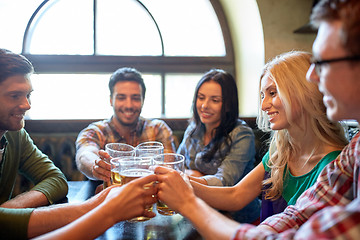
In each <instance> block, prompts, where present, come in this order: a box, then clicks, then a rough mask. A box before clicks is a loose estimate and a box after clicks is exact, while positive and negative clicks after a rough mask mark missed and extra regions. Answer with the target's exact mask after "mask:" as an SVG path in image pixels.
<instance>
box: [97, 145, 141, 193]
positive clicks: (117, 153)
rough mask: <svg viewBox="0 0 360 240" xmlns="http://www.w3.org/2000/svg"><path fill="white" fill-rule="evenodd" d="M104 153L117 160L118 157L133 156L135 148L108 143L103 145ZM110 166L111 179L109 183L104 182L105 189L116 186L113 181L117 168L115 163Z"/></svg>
mask: <svg viewBox="0 0 360 240" xmlns="http://www.w3.org/2000/svg"><path fill="white" fill-rule="evenodd" d="M105 151H106V152H107V153H108V154H109V155H110V157H111V158H119V157H126V156H135V153H136V152H135V148H134V147H133V146H131V145H129V144H125V143H108V144H106V145H105ZM110 164H111V179H110V183H106V182H104V188H106V187H107V186H108V185H112V184H117V180H116V179H114V176H115V174H114V173H113V172H115V171H116V170H115V169H116V168H117V166H116V163H115V162H114V163H112V162H111V160H110Z"/></svg>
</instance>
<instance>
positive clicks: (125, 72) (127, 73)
mask: <svg viewBox="0 0 360 240" xmlns="http://www.w3.org/2000/svg"><path fill="white" fill-rule="evenodd" d="M125 81H133V82H137V83H138V84H140V86H141V88H142V97H143V99H145V92H146V88H145V83H144V79H143V78H142V76H141V73H140V72H139V71H138V70H136V69H135V68H130V67H123V68H119V69H118V70H116V71H115V72H114V73H113V74H112V75H111V77H110V81H109V90H110V96H112V95H113V93H114V86H115V84H116V83H117V82H125Z"/></svg>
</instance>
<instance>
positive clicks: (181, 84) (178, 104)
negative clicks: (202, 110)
mask: <svg viewBox="0 0 360 240" xmlns="http://www.w3.org/2000/svg"><path fill="white" fill-rule="evenodd" d="M201 77H202V74H181V75H180V74H168V75H166V77H165V81H166V84H165V112H166V117H168V118H183V117H185V118H188V117H190V116H191V115H192V113H191V105H192V100H193V96H194V91H195V87H196V84H197V83H198V81H199V80H200V78H201Z"/></svg>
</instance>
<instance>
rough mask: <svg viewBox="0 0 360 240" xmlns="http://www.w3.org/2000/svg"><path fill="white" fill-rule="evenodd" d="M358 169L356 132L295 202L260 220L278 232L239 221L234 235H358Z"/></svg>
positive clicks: (359, 136) (359, 147) (359, 154)
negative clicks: (312, 184)
mask: <svg viewBox="0 0 360 240" xmlns="http://www.w3.org/2000/svg"><path fill="white" fill-rule="evenodd" d="M359 171H360V134H359V133H358V134H357V135H356V136H355V137H354V138H353V139H352V140H351V142H350V143H349V144H348V146H346V147H345V148H344V149H343V151H342V152H341V154H340V155H339V157H338V158H337V159H335V160H334V161H333V162H331V163H329V164H328V165H327V166H326V167H325V168H324V170H323V171H322V173H321V175H320V176H319V178H318V180H317V182H316V183H315V184H314V186H313V187H312V188H309V189H308V190H307V191H305V192H304V193H303V194H302V195H301V196H300V197H299V199H298V201H297V202H296V204H295V205H292V206H288V207H287V208H286V209H285V211H284V212H283V213H280V214H277V215H274V216H272V217H269V218H267V219H266V220H265V221H264V222H262V224H265V225H268V226H270V227H272V228H274V229H275V230H276V231H277V232H279V233H278V234H272V233H270V232H268V231H264V230H261V231H259V229H257V228H256V227H254V226H252V225H241V227H239V229H238V230H237V232H236V235H235V237H234V239H360V198H359V197H358V196H359V193H360V185H359V182H360V178H359Z"/></svg>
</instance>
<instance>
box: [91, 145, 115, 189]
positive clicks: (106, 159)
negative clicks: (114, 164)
mask: <svg viewBox="0 0 360 240" xmlns="http://www.w3.org/2000/svg"><path fill="white" fill-rule="evenodd" d="M98 155H99V156H100V159H97V160H95V162H94V165H93V167H92V174H93V176H94V177H95V178H97V179H100V180H103V181H104V182H106V183H108V186H109V185H110V184H109V183H110V177H111V165H110V159H111V157H110V155H109V154H108V153H107V152H105V151H104V150H99V152H98Z"/></svg>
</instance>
